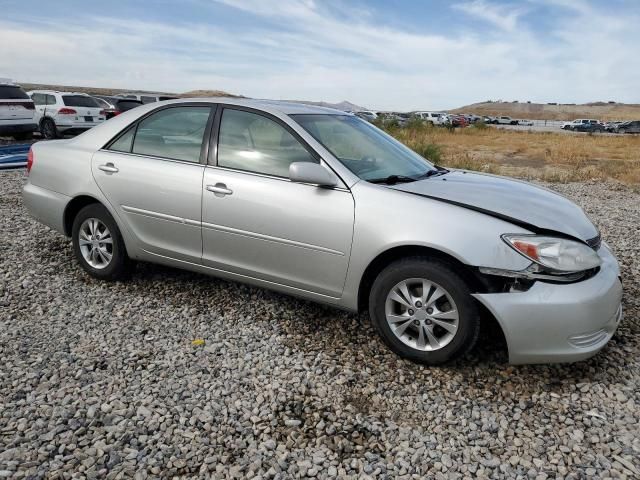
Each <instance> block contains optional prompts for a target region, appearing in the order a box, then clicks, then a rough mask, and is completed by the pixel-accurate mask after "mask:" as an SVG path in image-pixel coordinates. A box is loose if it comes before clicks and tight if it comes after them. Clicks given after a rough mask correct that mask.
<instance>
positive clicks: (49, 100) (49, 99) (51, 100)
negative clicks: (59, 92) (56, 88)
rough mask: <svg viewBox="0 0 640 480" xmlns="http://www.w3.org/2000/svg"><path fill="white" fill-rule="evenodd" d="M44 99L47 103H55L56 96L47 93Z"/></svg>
mask: <svg viewBox="0 0 640 480" xmlns="http://www.w3.org/2000/svg"><path fill="white" fill-rule="evenodd" d="M44 101H45V102H46V104H47V105H55V104H56V97H54V96H53V95H45V96H44Z"/></svg>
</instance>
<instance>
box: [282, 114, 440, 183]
mask: <svg viewBox="0 0 640 480" xmlns="http://www.w3.org/2000/svg"><path fill="white" fill-rule="evenodd" d="M291 117H292V118H293V119H294V120H295V121H296V122H298V123H299V124H300V125H301V126H302V128H304V129H305V130H306V131H307V132H309V134H311V135H312V136H313V138H315V139H316V140H317V141H318V142H320V143H321V144H322V146H324V147H325V148H326V149H327V150H329V151H330V152H331V153H332V154H333V155H334V156H335V157H336V158H337V159H338V160H340V162H342V163H343V164H344V166H345V167H347V168H348V169H349V170H351V171H352V172H353V173H355V174H356V175H357V176H358V177H360V178H362V179H363V180H369V181H373V180H379V179H383V178H386V177H390V176H394V177H400V178H407V179H417V178H420V177H423V176H426V175H428V172H430V171H436V169H435V168H434V167H433V166H432V165H431V164H430V163H429V162H427V161H426V160H425V159H424V158H422V157H421V156H420V155H418V154H417V153H415V152H413V151H412V150H410V149H408V148H407V147H405V146H404V145H403V144H402V143H400V142H398V141H397V140H395V139H394V138H392V137H390V136H389V135H387V134H386V133H384V132H382V131H381V130H379V129H377V128H376V127H374V126H372V125H371V124H369V123H368V122H365V121H363V120H361V119H360V118H358V117H355V116H352V115H323V114H320V115H317V114H313V115H291Z"/></svg>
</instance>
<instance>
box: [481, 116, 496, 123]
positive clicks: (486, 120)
mask: <svg viewBox="0 0 640 480" xmlns="http://www.w3.org/2000/svg"><path fill="white" fill-rule="evenodd" d="M482 120H484V123H486V124H488V125H491V124H495V123H498V121H497V120H496V117H489V116H484V117H482Z"/></svg>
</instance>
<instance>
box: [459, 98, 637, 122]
mask: <svg viewBox="0 0 640 480" xmlns="http://www.w3.org/2000/svg"><path fill="white" fill-rule="evenodd" d="M449 112H451V113H471V114H474V115H488V116H490V117H498V116H500V115H507V116H510V117H513V118H527V119H531V120H575V119H576V118H595V119H598V120H640V105H639V104H632V103H617V102H590V103H585V104H578V105H576V104H569V103H528V102H499V101H498V102H480V103H474V104H472V105H466V106H464V107H460V108H455V109H453V110H449Z"/></svg>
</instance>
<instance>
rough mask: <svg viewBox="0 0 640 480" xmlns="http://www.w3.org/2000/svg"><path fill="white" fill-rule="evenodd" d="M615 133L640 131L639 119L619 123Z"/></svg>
mask: <svg viewBox="0 0 640 480" xmlns="http://www.w3.org/2000/svg"><path fill="white" fill-rule="evenodd" d="M616 133H640V121H639V120H634V121H631V122H624V123H621V124H620V125H618V128H617V129H616Z"/></svg>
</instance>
